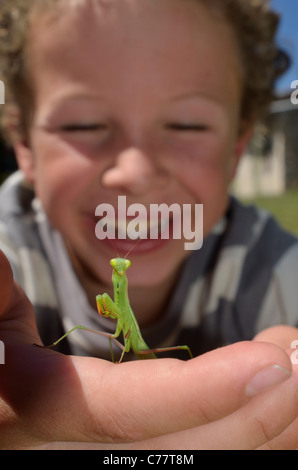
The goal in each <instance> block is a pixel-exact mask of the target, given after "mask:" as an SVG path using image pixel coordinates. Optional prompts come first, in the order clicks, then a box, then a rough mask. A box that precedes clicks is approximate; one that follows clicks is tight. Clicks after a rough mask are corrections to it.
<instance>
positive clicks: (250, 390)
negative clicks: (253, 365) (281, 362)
mask: <svg viewBox="0 0 298 470" xmlns="http://www.w3.org/2000/svg"><path fill="white" fill-rule="evenodd" d="M291 375H292V373H291V372H290V371H289V370H287V369H284V368H283V367H280V366H278V365H277V364H274V365H271V366H267V367H265V368H264V369H262V370H260V371H259V372H258V373H257V374H256V375H255V376H254V377H253V379H252V380H251V381H250V382H249V384H248V385H247V386H246V395H247V396H248V397H253V396H255V395H257V394H258V393H261V392H264V391H265V390H267V389H269V388H271V387H274V386H275V385H278V384H281V383H282V382H285V381H286V380H287V379H288V378H290V377H291Z"/></svg>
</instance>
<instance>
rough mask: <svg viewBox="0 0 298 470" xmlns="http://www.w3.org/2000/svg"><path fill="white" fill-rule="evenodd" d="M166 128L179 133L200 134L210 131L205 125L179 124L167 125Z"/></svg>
mask: <svg viewBox="0 0 298 470" xmlns="http://www.w3.org/2000/svg"><path fill="white" fill-rule="evenodd" d="M166 128H167V129H169V130H172V131H179V132H200V131H206V130H207V129H208V127H207V126H205V125H204V124H179V123H172V124H167V126H166Z"/></svg>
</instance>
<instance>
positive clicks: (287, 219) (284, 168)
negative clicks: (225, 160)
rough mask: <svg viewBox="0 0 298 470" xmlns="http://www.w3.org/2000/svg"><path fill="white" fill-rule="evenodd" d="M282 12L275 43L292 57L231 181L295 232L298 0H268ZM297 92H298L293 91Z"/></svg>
mask: <svg viewBox="0 0 298 470" xmlns="http://www.w3.org/2000/svg"><path fill="white" fill-rule="evenodd" d="M271 6H272V8H273V9H274V10H276V11H277V12H279V13H280V14H281V16H282V18H281V24H280V28H279V33H278V43H279V45H280V46H281V47H282V49H283V50H284V51H285V52H287V53H288V54H289V56H290V58H291V61H292V65H291V68H290V69H289V71H288V72H287V73H286V74H285V75H284V76H283V77H282V78H281V79H280V80H279V81H278V82H277V84H276V100H275V101H274V103H272V107H271V112H270V114H269V115H268V117H267V119H265V120H264V122H263V123H261V124H260V125H258V126H257V128H256V130H255V135H254V137H253V139H252V141H251V143H250V145H249V147H248V148H247V150H246V152H245V155H244V156H243V158H242V161H241V164H240V167H239V170H238V174H237V177H236V180H235V183H234V185H233V191H234V193H235V194H236V195H237V196H238V197H239V198H240V199H242V200H243V201H244V202H248V203H250V202H253V203H256V204H257V205H259V206H261V207H264V208H265V209H267V210H269V211H270V212H272V213H273V214H274V215H275V216H276V217H277V219H279V221H280V223H281V225H283V226H284V227H285V228H286V229H288V230H290V231H292V232H293V233H295V234H297V235H298V104H296V105H295V104H293V103H292V102H291V95H292V93H293V92H294V91H295V89H293V88H291V85H292V83H293V82H294V81H295V80H297V85H296V89H297V90H298V0H271ZM296 96H297V95H296Z"/></svg>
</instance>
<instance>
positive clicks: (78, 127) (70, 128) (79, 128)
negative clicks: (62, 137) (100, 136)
mask: <svg viewBox="0 0 298 470" xmlns="http://www.w3.org/2000/svg"><path fill="white" fill-rule="evenodd" d="M105 129H106V126H104V125H103V124H96V123H94V124H66V125H65V126H61V130H62V131H64V132H88V131H89V132H90V131H99V130H105Z"/></svg>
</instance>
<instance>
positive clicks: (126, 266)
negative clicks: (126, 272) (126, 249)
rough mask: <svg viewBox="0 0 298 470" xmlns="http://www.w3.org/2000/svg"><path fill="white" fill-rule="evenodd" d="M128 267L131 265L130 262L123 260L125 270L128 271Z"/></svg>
mask: <svg viewBox="0 0 298 470" xmlns="http://www.w3.org/2000/svg"><path fill="white" fill-rule="evenodd" d="M130 265H131V262H130V261H129V259H126V260H125V268H126V269H128V268H129V266H130Z"/></svg>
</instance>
